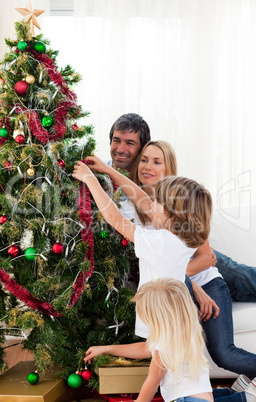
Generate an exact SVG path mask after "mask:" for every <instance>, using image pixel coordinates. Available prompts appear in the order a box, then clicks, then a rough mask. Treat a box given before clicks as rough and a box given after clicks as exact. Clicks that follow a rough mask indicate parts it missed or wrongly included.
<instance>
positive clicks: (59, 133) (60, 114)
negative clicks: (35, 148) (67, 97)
mask: <svg viewBox="0 0 256 402" xmlns="http://www.w3.org/2000/svg"><path fill="white" fill-rule="evenodd" d="M73 106H74V104H73V103H72V102H70V101H63V102H60V103H59V105H58V108H57V109H56V111H55V114H54V116H55V124H54V134H51V133H49V132H48V131H47V130H46V129H45V128H44V127H43V126H42V124H41V122H40V120H39V118H38V115H37V113H36V112H35V111H34V110H29V109H26V108H24V107H22V106H21V105H19V106H17V107H16V113H22V112H24V113H25V114H26V115H27V118H28V126H29V129H30V131H31V133H32V134H33V135H34V136H35V137H36V138H37V139H38V140H39V141H41V142H42V143H43V144H46V143H47V142H48V141H51V142H54V141H57V140H58V139H59V138H63V137H64V135H65V132H66V126H65V117H66V114H67V107H73Z"/></svg>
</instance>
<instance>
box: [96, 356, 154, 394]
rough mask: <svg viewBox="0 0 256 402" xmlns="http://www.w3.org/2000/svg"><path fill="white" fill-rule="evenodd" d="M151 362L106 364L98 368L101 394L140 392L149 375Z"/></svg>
mask: <svg viewBox="0 0 256 402" xmlns="http://www.w3.org/2000/svg"><path fill="white" fill-rule="evenodd" d="M148 368H149V364H147V363H143V364H136V365H132V364H131V365H129V366H119V365H105V366H101V367H99V369H98V375H99V393H100V394H124V393H132V394H134V393H139V392H140V389H141V386H142V384H143V383H144V381H145V379H146V378H147V375H148Z"/></svg>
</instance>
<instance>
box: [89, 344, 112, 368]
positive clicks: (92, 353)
mask: <svg viewBox="0 0 256 402" xmlns="http://www.w3.org/2000/svg"><path fill="white" fill-rule="evenodd" d="M105 353H107V346H91V347H90V348H89V349H88V350H87V352H86V354H85V358H84V361H85V363H89V364H91V362H92V359H94V358H95V357H97V356H100V355H104V354H105Z"/></svg>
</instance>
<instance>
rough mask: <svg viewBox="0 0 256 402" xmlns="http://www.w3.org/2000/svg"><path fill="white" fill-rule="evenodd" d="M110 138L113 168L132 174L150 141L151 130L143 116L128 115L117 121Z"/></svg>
mask: <svg viewBox="0 0 256 402" xmlns="http://www.w3.org/2000/svg"><path fill="white" fill-rule="evenodd" d="M109 138H110V154H111V158H112V164H113V166H114V167H115V168H120V169H123V170H127V171H128V172H129V173H132V170H133V168H134V167H135V165H136V163H135V162H136V159H137V157H138V156H139V154H140V153H141V151H142V148H143V147H144V145H145V144H146V143H147V142H148V141H150V129H149V126H148V124H147V123H146V122H145V120H143V118H142V117H141V116H139V115H138V114H136V113H127V114H124V115H122V116H120V117H119V118H118V119H117V120H116V121H115V123H114V124H113V126H112V127H111V130H110V133H109Z"/></svg>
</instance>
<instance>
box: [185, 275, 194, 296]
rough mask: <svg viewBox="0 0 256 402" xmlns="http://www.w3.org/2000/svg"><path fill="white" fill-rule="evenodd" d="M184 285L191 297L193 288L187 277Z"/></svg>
mask: <svg viewBox="0 0 256 402" xmlns="http://www.w3.org/2000/svg"><path fill="white" fill-rule="evenodd" d="M185 285H186V286H187V288H188V290H189V293H190V295H191V297H193V286H192V282H191V279H190V277H189V276H187V275H186V276H185Z"/></svg>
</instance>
